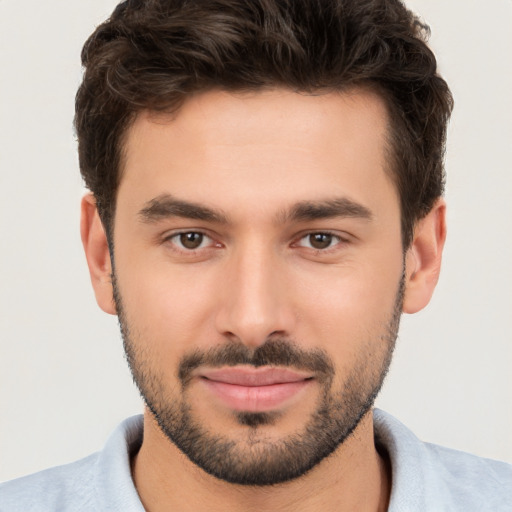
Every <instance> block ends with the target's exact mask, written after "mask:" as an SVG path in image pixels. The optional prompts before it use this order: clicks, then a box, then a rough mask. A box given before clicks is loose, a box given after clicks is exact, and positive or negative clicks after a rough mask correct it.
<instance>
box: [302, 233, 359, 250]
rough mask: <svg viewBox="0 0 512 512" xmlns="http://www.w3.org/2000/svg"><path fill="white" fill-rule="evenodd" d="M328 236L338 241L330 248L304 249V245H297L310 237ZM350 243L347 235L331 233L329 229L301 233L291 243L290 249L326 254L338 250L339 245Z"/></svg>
mask: <svg viewBox="0 0 512 512" xmlns="http://www.w3.org/2000/svg"><path fill="white" fill-rule="evenodd" d="M320 234H321V235H329V236H332V237H333V238H336V239H337V240H338V241H337V243H335V244H334V245H332V246H329V247H327V248H326V249H315V248H314V247H306V246H304V245H299V243H300V242H301V241H302V240H304V239H305V238H306V237H308V236H311V235H320ZM349 243H350V236H349V235H348V234H342V233H340V232H338V231H333V230H330V229H312V230H309V231H306V232H303V233H300V234H299V235H298V236H297V237H296V238H295V241H294V242H293V243H292V247H293V246H295V247H302V248H304V249H310V250H312V251H315V252H318V253H328V252H330V251H333V250H336V249H338V248H339V246H340V245H346V244H349Z"/></svg>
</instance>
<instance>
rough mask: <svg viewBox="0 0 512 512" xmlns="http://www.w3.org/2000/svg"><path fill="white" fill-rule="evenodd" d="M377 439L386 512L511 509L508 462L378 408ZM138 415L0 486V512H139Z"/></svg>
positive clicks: (492, 511)
mask: <svg viewBox="0 0 512 512" xmlns="http://www.w3.org/2000/svg"><path fill="white" fill-rule="evenodd" d="M374 418H375V419H374V423H375V433H376V440H377V442H378V443H379V444H380V445H381V446H382V447H384V449H385V450H387V452H388V454H389V457H390V460H391V467H392V472H393V473H392V490H391V500H390V505H389V509H388V510H389V512H424V511H425V512H426V511H428V512H444V511H446V512H448V511H449V512H459V511H460V512H485V511H489V512H512V465H509V464H506V463H504V462H497V461H493V460H489V459H483V458H480V457H476V456H474V455H470V454H467V453H463V452H459V451H456V450H450V449H448V448H442V447H440V446H436V445H432V444H428V443H423V442H421V441H420V440H419V439H418V438H417V437H416V436H415V435H414V434H413V433H412V432H411V431H410V430H409V429H407V428H406V427H405V426H404V425H402V424H401V423H400V422H399V421H398V420H396V419H395V418H393V417H392V416H390V415H389V414H387V413H385V412H383V411H380V410H378V409H376V410H375V411H374ZM141 441H142V416H134V417H132V418H128V419H127V420H125V421H124V422H123V423H121V425H119V427H118V428H117V429H116V430H115V431H114V433H113V434H112V435H111V437H110V438H109V439H108V441H107V443H106V445H105V448H104V449H103V450H102V451H101V452H98V453H95V454H93V455H90V456H89V457H86V458H85V459H82V460H79V461H77V462H74V463H72V464H67V465H65V466H59V467H56V468H51V469H47V470H45V471H41V472H40V473H36V474H34V475H30V476H26V477H23V478H18V479H16V480H12V481H11V482H6V483H4V484H0V512H36V511H37V512H50V511H51V512H85V511H88V512H100V511H108V512H115V511H119V512H144V508H143V506H142V504H141V502H140V499H139V496H138V494H137V490H136V489H135V486H134V484H133V481H132V478H131V473H130V456H131V454H133V453H135V452H136V451H137V450H138V449H139V447H140V444H141Z"/></svg>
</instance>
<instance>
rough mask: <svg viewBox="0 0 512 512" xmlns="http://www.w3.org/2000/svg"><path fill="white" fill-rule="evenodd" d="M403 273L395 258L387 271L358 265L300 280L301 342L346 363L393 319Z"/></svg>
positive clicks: (380, 333) (370, 265) (305, 276)
mask: <svg viewBox="0 0 512 512" xmlns="http://www.w3.org/2000/svg"><path fill="white" fill-rule="evenodd" d="M393 267H395V268H393ZM390 269H392V270H390ZM401 273H402V267H401V265H400V264H397V263H396V258H395V260H394V263H391V261H390V263H389V267H388V269H387V270H386V271H382V269H381V268H380V265H374V264H371V263H370V262H368V263H367V264H364V263H362V262H359V263H358V264H357V265H356V264H353V265H347V266H344V267H339V268H336V267H333V268H328V269H326V271H325V272H323V273H320V274H319V273H314V274H313V273H312V274H311V275H309V276H307V275H304V274H302V276H301V285H300V287H299V288H298V293H299V294H300V296H301V297H302V300H299V301H298V303H302V304H303V305H304V306H305V307H302V308H301V315H300V316H301V318H302V322H301V324H302V327H303V329H304V331H305V332H304V336H305V340H304V341H305V342H308V343H317V345H318V346H321V347H322V348H324V349H325V350H326V351H327V352H328V353H329V354H330V355H331V356H332V357H333V358H335V359H337V360H339V361H344V360H347V359H350V358H352V357H353V356H354V355H355V354H356V353H357V350H358V347H360V346H361V344H362V343H366V342H367V341H372V340H376V341H377V340H379V339H380V337H381V335H382V333H384V332H386V329H387V327H388V325H389V322H390V320H391V318H392V317H393V313H394V309H395V302H396V297H397V292H398V288H399V283H400V277H401Z"/></svg>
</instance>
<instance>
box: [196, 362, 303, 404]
mask: <svg viewBox="0 0 512 512" xmlns="http://www.w3.org/2000/svg"><path fill="white" fill-rule="evenodd" d="M200 382H201V383H202V384H203V385H204V386H205V387H206V389H207V390H208V392H209V393H211V394H213V395H214V396H215V397H217V398H218V399H220V401H221V402H222V403H224V405H226V406H227V407H229V408H230V409H233V410H236V411H246V412H265V411H271V410H274V409H277V408H279V407H283V406H284V405H286V403H287V402H288V401H290V400H291V399H292V398H294V397H295V396H297V395H298V394H299V393H300V392H301V391H302V390H304V389H305V388H306V387H308V386H309V385H311V384H312V382H313V378H312V376H311V375H310V374H304V373H301V372H296V371H292V370H287V369H280V368H269V367H265V368H247V367H233V368H221V369H218V370H207V371H203V372H201V374H200Z"/></svg>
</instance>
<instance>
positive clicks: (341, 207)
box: [279, 197, 373, 222]
mask: <svg viewBox="0 0 512 512" xmlns="http://www.w3.org/2000/svg"><path fill="white" fill-rule="evenodd" d="M336 217H341V218H347V217H348V218H357V219H363V220H368V221H369V220H372V218H373V214H372V212H371V210H370V209H368V208H367V207H366V206H364V205H362V204H360V203H357V202H355V201H353V200H351V199H349V198H347V197H337V198H333V199H326V200H320V201H301V202H299V203H297V204H295V205H294V206H293V207H292V208H291V209H290V210H289V211H285V212H283V213H281V214H280V216H279V220H280V221H281V222H287V221H288V222H289V221H297V222H298V221H312V220H319V219H330V218H336Z"/></svg>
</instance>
